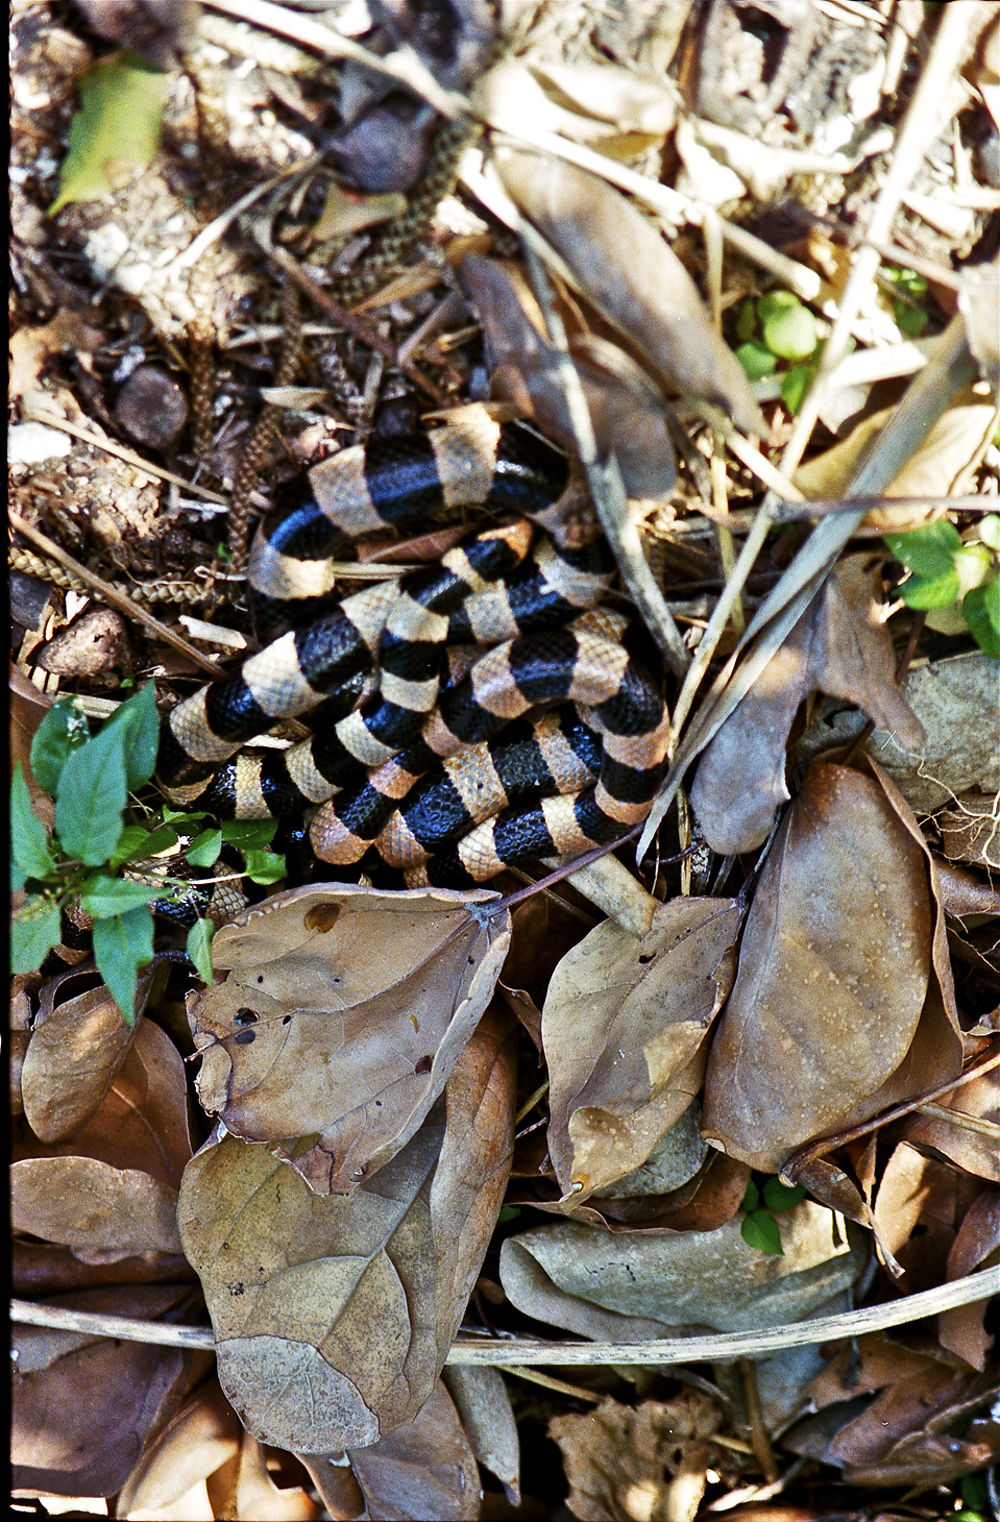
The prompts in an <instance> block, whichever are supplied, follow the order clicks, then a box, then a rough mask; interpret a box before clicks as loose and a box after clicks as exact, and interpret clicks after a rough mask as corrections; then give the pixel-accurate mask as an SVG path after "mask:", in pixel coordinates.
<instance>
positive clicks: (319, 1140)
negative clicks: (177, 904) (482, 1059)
mask: <svg viewBox="0 0 1000 1522" xmlns="http://www.w3.org/2000/svg"><path fill="white" fill-rule="evenodd" d="M495 901H496V899H495V895H494V894H491V893H488V892H482V891H479V892H476V893H470V894H465V893H453V892H450V891H447V890H444V889H440V890H438V889H434V890H431V889H429V890H427V891H426V892H424V893H389V892H384V893H383V892H377V891H375V890H374V889H370V888H360V887H353V886H350V885H345V886H343V887H333V886H331V887H327V888H314V887H313V888H296V889H293V890H292V891H290V892H287V893H278V894H275V895H274V896H272V897H271V898H269V899H267V900H266V902H265V903H263V904H262V905H260V906H259V907H257V908H255V909H251V910H250V911H249V912H248V913H247V914H244V915H243V916H241V918H240V919H239V920H238V921H237V922H235V923H234V924H232V925H227V926H225V927H224V928H223V929H221V930H220V931H219V932H218V933H217V934H216V936H215V940H214V942H213V947H212V955H213V960H214V964H215V972H216V977H217V978H220V979H221V981H219V982H217V983H216V984H215V985H214V987H212V988H211V989H208V990H206V991H205V992H204V993H201V994H197V995H194V996H193V997H192V998H191V999H190V1000H189V1015H190V1018H191V1022H192V1029H193V1032H194V1039H195V1045H196V1046H197V1048H198V1050H199V1051H200V1052H201V1053H202V1054H203V1064H202V1069H201V1073H200V1075H199V1078H198V1080H197V1087H198V1095H199V1098H200V1099H201V1102H202V1104H203V1105H204V1107H205V1109H206V1110H208V1111H209V1112H210V1113H212V1114H218V1115H220V1116H221V1118H222V1120H223V1121H224V1122H225V1125H226V1128H227V1129H228V1130H229V1131H231V1132H232V1133H233V1134H234V1135H236V1136H242V1137H245V1138H246V1140H248V1141H266V1142H269V1143H271V1144H272V1145H275V1144H277V1145H279V1146H280V1145H281V1144H282V1143H288V1144H289V1145H290V1144H291V1142H292V1141H293V1140H294V1139H296V1138H299V1137H302V1136H305V1135H306V1134H308V1133H311V1134H312V1136H313V1138H314V1142H313V1144H312V1145H311V1146H309V1147H307V1148H305V1149H303V1148H301V1147H300V1148H299V1149H298V1151H297V1154H296V1156H295V1159H294V1165H295V1167H296V1168H297V1169H298V1171H299V1172H300V1173H301V1174H302V1176H303V1177H304V1178H305V1179H307V1180H308V1182H309V1184H310V1185H311V1186H312V1187H313V1188H314V1189H317V1190H319V1191H320V1192H322V1193H331V1192H333V1193H346V1192H349V1191H350V1190H351V1189H353V1188H355V1187H356V1185H357V1184H358V1183H359V1182H360V1180H361V1179H362V1178H364V1177H365V1176H366V1175H367V1174H368V1173H370V1172H371V1171H372V1170H373V1169H374V1168H376V1167H379V1166H381V1165H382V1164H383V1163H385V1162H387V1161H388V1159H389V1158H390V1157H392V1156H393V1154H394V1153H395V1152H397V1151H398V1150H399V1148H400V1147H401V1146H403V1145H404V1143H405V1142H407V1141H408V1140H409V1139H410V1137H411V1136H412V1135H413V1134H414V1132H415V1131H416V1130H417V1128H418V1126H419V1125H420V1124H421V1122H422V1121H423V1119H424V1117H425V1116H426V1115H427V1113H428V1111H429V1110H430V1108H431V1105H432V1104H433V1103H434V1101H435V1100H436V1099H437V1098H438V1096H439V1095H440V1094H441V1092H442V1090H443V1089H444V1085H445V1081H446V1080H447V1077H448V1074H449V1073H450V1071H451V1069H452V1066H453V1065H454V1063H455V1061H456V1059H457V1057H458V1054H459V1052H460V1051H461V1049H462V1047H463V1046H464V1045H465V1043H466V1041H467V1040H468V1039H469V1037H470V1035H471V1034H472V1032H473V1030H474V1029H475V1027H476V1024H477V1022H478V1021H479V1019H480V1017H481V1015H482V1013H483V1011H484V1009H485V1008H486V1005H487V1004H488V1002H489V1000H490V998H491V996H492V993H493V988H494V986H495V983H496V979H497V977H498V975H499V972H500V967H501V965H502V962H503V958H504V955H505V953H506V950H507V945H508V941H509V936H510V928H509V920H508V916H507V914H506V912H501V914H500V915H498V916H496V917H492V916H491V914H490V906H491V903H493V902H495ZM223 974H227V976H225V977H224V978H223V977H222V975H223ZM286 1150H287V1148H286Z"/></svg>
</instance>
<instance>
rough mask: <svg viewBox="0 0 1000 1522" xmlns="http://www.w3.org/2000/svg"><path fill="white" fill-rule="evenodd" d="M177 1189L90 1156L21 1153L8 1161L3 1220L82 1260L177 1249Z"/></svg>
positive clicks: (135, 1170) (178, 1246)
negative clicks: (7, 1206) (6, 1210)
mask: <svg viewBox="0 0 1000 1522" xmlns="http://www.w3.org/2000/svg"><path fill="white" fill-rule="evenodd" d="M176 1204H177V1192H176V1190H175V1189H173V1188H171V1187H170V1186H169V1185H168V1184H163V1183H161V1182H160V1180H159V1179H154V1178H151V1177H150V1175H149V1174H148V1173H144V1172H142V1170H141V1169H138V1168H115V1167H112V1166H111V1165H110V1164H109V1163H102V1162H99V1161H98V1160H97V1159H96V1158H93V1157H26V1158H22V1159H21V1161H20V1162H16V1163H14V1164H13V1166H12V1168H11V1225H12V1226H13V1229H14V1230H15V1231H24V1232H30V1233H31V1235H32V1236H35V1237H44V1238H45V1240H46V1241H48V1242H55V1243H58V1244H61V1245H62V1246H64V1247H70V1248H72V1249H73V1251H74V1253H76V1255H77V1257H79V1258H82V1259H83V1261H84V1262H87V1261H95V1262H102V1261H103V1262H107V1261H109V1256H113V1257H119V1258H124V1257H129V1256H130V1255H132V1254H134V1253H147V1252H167V1253H175V1252H177V1251H179V1249H180V1239H179V1237H178V1235H177V1226H176V1223H175V1221H174V1210H175V1207H176Z"/></svg>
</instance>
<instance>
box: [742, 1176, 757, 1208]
mask: <svg viewBox="0 0 1000 1522" xmlns="http://www.w3.org/2000/svg"><path fill="white" fill-rule="evenodd" d="M759 1205H760V1190H759V1189H758V1188H757V1185H756V1183H755V1182H754V1180H753V1179H752V1178H749V1179H747V1187H746V1193H745V1194H744V1196H743V1198H742V1200H741V1201H740V1209H741V1210H747V1211H750V1210H756V1209H757V1208H758V1206H759Z"/></svg>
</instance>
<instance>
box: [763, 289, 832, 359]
mask: <svg viewBox="0 0 1000 1522" xmlns="http://www.w3.org/2000/svg"><path fill="white" fill-rule="evenodd" d="M761 336H762V337H763V339H764V342H765V343H766V344H767V347H768V348H769V349H770V351H771V353H772V354H777V356H778V358H779V359H808V358H809V355H810V354H811V353H812V352H813V350H814V349H815V347H816V343H817V341H818V339H819V332H818V330H817V328H816V319H815V317H814V316H813V314H812V313H811V312H810V310H809V308H808V307H804V306H802V304H801V303H800V302H796V303H795V305H794V306H789V307H785V308H784V309H782V310H779V311H777V312H771V313H769V314H768V316H767V317H765V318H764V322H763V325H762V328H761Z"/></svg>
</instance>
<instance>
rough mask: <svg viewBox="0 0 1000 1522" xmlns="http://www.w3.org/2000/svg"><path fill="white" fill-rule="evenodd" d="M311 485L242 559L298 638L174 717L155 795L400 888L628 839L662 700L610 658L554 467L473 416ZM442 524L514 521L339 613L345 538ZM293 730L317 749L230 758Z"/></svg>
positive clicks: (614, 653) (331, 469) (374, 449)
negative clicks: (282, 829)
mask: <svg viewBox="0 0 1000 1522" xmlns="http://www.w3.org/2000/svg"><path fill="white" fill-rule="evenodd" d="M310 483H311V486H312V490H313V493H314V500H312V501H311V502H309V503H305V504H301V505H300V506H298V507H296V508H293V509H292V511H291V512H289V513H287V514H286V515H285V516H284V517H283V518H282V519H281V521H280V522H279V523H278V524H276V525H275V526H273V527H271V528H269V529H267V530H263V529H262V530H261V531H259V532H258V536H257V540H256V543H255V544H254V547H253V550H252V552H251V558H250V567H249V574H250V579H251V582H252V584H253V586H254V588H255V590H256V592H257V594H258V596H259V597H260V598H261V599H262V602H263V606H264V609H265V612H266V615H267V617H268V618H271V617H272V616H273V614H274V613H275V611H276V610H278V609H281V610H282V611H283V613H284V615H285V618H286V622H291V623H292V624H293V625H294V627H293V628H291V629H290V630H288V632H286V633H284V634H282V635H281V636H279V637H278V638H277V639H275V640H273V641H272V643H271V644H269V645H267V646H266V647H265V648H264V649H263V650H261V651H260V652H259V653H258V654H256V655H253V656H251V657H250V658H249V659H248V660H246V661H245V662H244V663H243V666H242V668H241V669H240V670H239V672H238V673H237V674H236V675H235V676H233V677H231V678H226V679H222V680H220V681H217V682H214V683H212V684H211V685H209V686H207V687H204V688H202V689H201V690H200V691H199V692H197V693H196V694H195V695H194V696H193V697H191V698H188V699H187V700H186V701H185V702H183V703H181V704H180V705H179V706H178V707H177V708H175V709H174V710H173V711H172V712H171V713H170V715H169V716H168V718H167V721H166V724H165V726H164V734H163V739H162V742H161V750H160V774H161V778H162V779H163V781H164V782H165V784H166V785H167V786H168V789H169V791H170V793H171V795H172V797H173V798H174V799H175V800H176V801H177V802H178V803H182V804H184V805H185V806H188V807H190V806H193V805H195V804H196V805H197V806H198V807H204V808H207V809H210V810H211V811H212V812H214V813H215V814H216V815H218V816H220V817H229V816H235V817H237V818H266V817H270V816H274V815H276V816H278V817H282V816H289V815H296V814H301V811H302V810H303V809H304V808H306V809H312V808H315V813H314V815H313V817H312V820H311V824H310V826H309V839H310V844H311V847H312V851H313V852H314V854H315V855H316V857H318V858H319V860H320V861H321V862H325V863H328V864H330V865H332V866H334V867H340V868H342V869H345V868H347V867H348V866H354V865H355V864H358V863H360V865H361V867H362V869H364V870H370V869H372V868H373V867H378V866H388V867H390V868H394V869H400V870H402V871H403V872H404V874H405V881H406V882H407V883H408V884H410V885H412V886H418V885H421V884H424V883H437V884H442V885H446V886H463V885H466V884H470V883H478V882H485V881H488V880H489V879H490V878H491V877H494V876H495V875H496V874H497V873H498V872H500V871H502V870H503V868H504V867H506V866H510V865H512V864H514V863H516V862H520V861H522V860H524V859H526V858H528V857H534V856H539V855H552V854H555V855H568V854H577V853H579V852H583V851H586V850H589V849H591V848H592V847H593V846H595V845H601V844H606V843H608V842H611V841H614V840H616V839H618V838H619V837H620V836H621V835H623V834H625V833H626V832H627V831H628V830H629V829H630V828H631V827H632V826H633V825H634V824H636V823H638V822H639V821H641V820H642V819H643V818H644V817H645V815H646V814H647V813H648V810H649V806H650V804H651V801H652V798H653V795H654V793H655V791H656V788H657V786H658V783H659V781H660V778H661V775H662V771H663V764H664V758H665V755H666V747H667V722H666V715H665V711H664V706H663V700H662V697H661V694H660V689H659V685H658V683H657V682H656V681H654V679H653V678H652V677H651V676H650V675H649V673H648V672H647V671H646V670H645V669H644V668H643V667H642V666H641V665H639V664H638V663H637V662H636V661H635V660H634V659H633V657H632V656H631V654H630V653H629V651H628V649H627V648H626V643H625V640H626V634H627V631H628V619H627V618H626V617H625V616H624V615H623V614H621V613H618V612H615V611H612V610H611V609H610V608H608V607H606V606H603V605H602V604H603V603H604V600H605V599H606V597H607V593H608V586H609V582H610V579H611V570H612V568H611V565H610V563H609V560H608V554H607V550H606V548H605V546H604V545H603V542H602V541H600V540H599V539H597V538H596V537H593V536H592V535H588V534H581V533H579V532H576V531H575V530H574V529H573V527H572V524H573V522H574V520H573V519H572V517H570V518H569V519H567V518H566V515H565V509H564V503H565V501H566V499H567V498H566V494H567V491H571V490H572V487H571V484H570V482H569V472H568V467H567V462H566V460H565V459H564V457H563V456H562V455H560V454H559V453H558V452H557V451H556V450H554V449H553V448H552V447H551V446H550V445H548V444H546V443H545V442H544V441H543V440H541V439H539V438H538V437H537V436H536V435H534V434H533V433H531V432H530V431H529V430H527V429H525V428H524V427H522V426H521V425H518V424H504V425H499V424H496V423H493V422H492V421H491V420H490V419H489V418H488V416H487V414H486V412H485V410H484V409H482V408H478V407H473V408H467V409H463V410H462V411H461V412H460V413H459V414H458V416H457V421H456V422H450V423H449V424H447V425H446V426H444V427H439V428H435V429H433V430H432V431H431V432H430V434H428V435H423V434H421V435H417V436H415V437H414V438H412V439H407V440H405V441H398V440H397V441H394V442H392V443H373V444H370V445H369V446H368V447H367V448H364V449H363V448H361V447H360V446H358V447H356V448H353V449H348V450H343V451H341V453H339V454H338V455H335V456H333V457H332V458H331V459H330V460H328V461H326V462H324V463H323V464H322V465H319V466H317V467H316V468H315V469H314V470H313V471H312V472H311V473H310ZM459 504H461V505H466V506H475V507H485V508H487V509H488V510H489V511H491V512H493V513H498V514H504V515H508V514H517V515H518V516H517V518H516V519H514V520H513V521H504V522H501V523H500V524H498V525H496V526H491V527H489V528H487V529H485V530H483V531H481V532H477V533H473V534H472V535H471V536H470V537H469V538H468V539H466V540H465V541H464V542H463V543H462V544H461V545H460V546H459V547H458V548H456V549H452V550H450V551H448V553H447V554H445V555H444V556H443V558H442V560H441V562H440V563H439V564H438V565H435V566H432V567H430V568H428V569H427V570H421V571H417V572H414V573H411V574H410V575H409V576H407V577H405V578H403V579H401V580H399V581H385V582H380V583H377V584H375V585H373V586H370V587H368V588H366V589H365V590H364V591H361V592H357V593H354V594H353V595H351V596H348V597H345V598H344V599H343V600H341V601H339V602H337V601H334V600H333V599H335V597H336V591H335V588H334V587H333V585H332V578H331V576H330V572H329V559H330V556H331V554H333V553H335V552H336V549H337V545H338V543H341V542H342V541H343V537H344V536H345V535H346V536H348V537H351V538H353V537H356V536H358V535H360V534H364V533H369V532H371V531H373V530H376V529H381V530H384V529H385V528H386V526H387V525H391V526H395V527H399V526H402V525H404V524H407V523H412V522H414V521H422V520H424V519H425V518H426V516H427V514H428V513H431V512H434V511H437V510H439V509H440V508H441V507H442V505H443V506H447V507H454V506H456V505H459ZM529 520H530V521H529ZM567 523H569V524H570V525H571V526H570V528H569V530H568V531H567V527H566V525H567ZM538 524H541V525H542V526H543V527H545V528H548V529H550V530H552V531H553V532H552V534H549V535H544V536H543V535H538V534H537V529H536V525H538ZM305 713H312V714H313V725H312V727H313V729H314V733H313V735H312V736H311V738H310V739H308V740H306V741H303V742H301V743H299V744H297V745H293V746H291V747H290V748H288V749H285V750H273V749H269V750H267V751H263V752H258V753H257V754H256V755H254V756H250V755H249V754H245V753H243V747H244V745H245V744H246V742H247V741H249V740H251V739H252V738H253V737H254V736H256V735H260V734H263V733H264V732H265V731H266V730H267V729H269V728H270V727H271V726H272V725H274V724H275V723H276V722H277V721H278V720H281V719H287V718H290V717H293V716H297V715H301V714H305ZM334 875H335V874H334Z"/></svg>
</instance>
